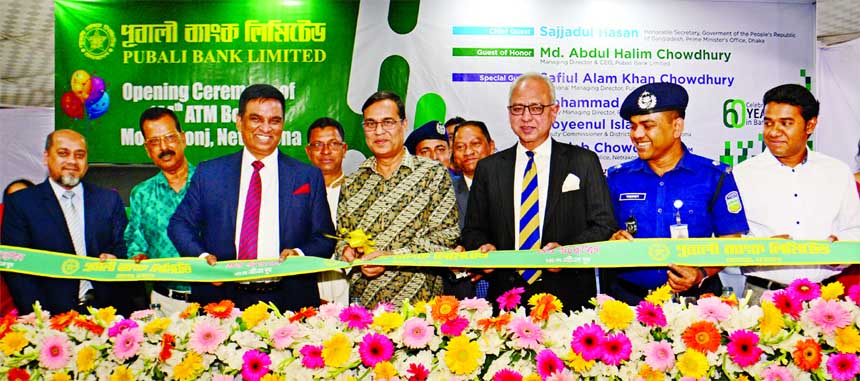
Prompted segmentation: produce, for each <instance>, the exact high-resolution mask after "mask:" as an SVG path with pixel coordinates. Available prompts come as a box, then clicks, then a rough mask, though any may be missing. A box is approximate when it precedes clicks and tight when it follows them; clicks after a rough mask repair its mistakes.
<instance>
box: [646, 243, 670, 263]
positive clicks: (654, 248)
mask: <svg viewBox="0 0 860 381" xmlns="http://www.w3.org/2000/svg"><path fill="white" fill-rule="evenodd" d="M671 253H672V249H670V248H669V246H668V245H666V244H662V243H654V244H651V246H649V247H648V257H649V258H651V259H653V260H654V261H656V262H663V261H665V260H666V259H667V258H669V254H671Z"/></svg>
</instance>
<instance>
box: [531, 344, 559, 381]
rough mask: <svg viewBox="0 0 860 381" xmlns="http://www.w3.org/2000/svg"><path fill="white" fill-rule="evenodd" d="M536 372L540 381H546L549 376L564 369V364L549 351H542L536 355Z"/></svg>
mask: <svg viewBox="0 0 860 381" xmlns="http://www.w3.org/2000/svg"><path fill="white" fill-rule="evenodd" d="M535 359H536V360H537V372H538V375H539V376H540V378H541V379H542V380H546V378H547V377H549V376H550V375H551V374H553V373H555V372H558V371H560V370H563V369H566V368H565V367H564V362H563V361H561V359H560V358H558V356H556V355H555V353H554V352H553V351H552V350H551V349H544V350H542V351H540V353H538V355H537V357H536V358H535Z"/></svg>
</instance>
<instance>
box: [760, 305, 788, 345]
mask: <svg viewBox="0 0 860 381" xmlns="http://www.w3.org/2000/svg"><path fill="white" fill-rule="evenodd" d="M761 310H762V315H761V317H760V318H759V319H758V324H759V330H760V331H761V334H762V336H764V337H773V336H775V335H776V334H778V333H779V332H780V331H782V329H783V328H785V321H784V320H783V319H782V311H780V310H779V309H778V308H776V305H774V304H773V303H771V302H769V301H762V302H761Z"/></svg>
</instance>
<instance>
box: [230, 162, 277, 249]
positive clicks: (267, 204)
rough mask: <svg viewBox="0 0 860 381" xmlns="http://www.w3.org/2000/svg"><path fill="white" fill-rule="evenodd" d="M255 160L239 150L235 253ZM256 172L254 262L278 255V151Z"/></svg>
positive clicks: (240, 233)
mask: <svg viewBox="0 0 860 381" xmlns="http://www.w3.org/2000/svg"><path fill="white" fill-rule="evenodd" d="M256 160H257V159H256V158H255V157H254V156H253V155H251V153H250V152H248V149H247V148H246V149H244V150H242V174H241V177H240V179H239V207H238V208H237V209H236V249H237V250H236V252H238V251H239V250H238V248H239V237H241V235H242V219H244V217H245V198H247V197H248V186H249V185H250V184H251V175H252V174H253V173H254V167H253V166H251V163H253V162H254V161H256ZM260 161H262V162H263V168H261V169H260V183H261V185H262V189H261V193H260V220H259V221H260V223H259V225H258V230H257V259H278V258H279V257H280V255H281V250H280V247H281V234H280V231H281V222H280V214H279V213H278V211H279V210H280V209H279V205H278V194H279V193H278V192H279V189H278V188H279V183H278V150H275V152H272V154H270V155H269V156H266V157H264V158H263V159H262V160H260Z"/></svg>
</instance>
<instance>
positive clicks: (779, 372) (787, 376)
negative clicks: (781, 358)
mask: <svg viewBox="0 0 860 381" xmlns="http://www.w3.org/2000/svg"><path fill="white" fill-rule="evenodd" d="M761 378H762V380H763V381H794V377H792V376H791V372H789V371H788V368H786V367H784V366H779V365H776V364H773V365H770V366H768V367H767V368H764V370H763V371H761Z"/></svg>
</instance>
